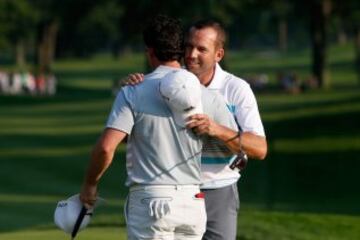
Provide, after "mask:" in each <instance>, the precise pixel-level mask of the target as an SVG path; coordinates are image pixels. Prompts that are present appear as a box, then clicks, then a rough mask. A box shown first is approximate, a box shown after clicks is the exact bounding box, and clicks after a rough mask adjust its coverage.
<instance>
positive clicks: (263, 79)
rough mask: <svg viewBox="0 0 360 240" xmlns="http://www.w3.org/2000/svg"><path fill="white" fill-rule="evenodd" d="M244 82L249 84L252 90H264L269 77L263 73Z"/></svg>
mask: <svg viewBox="0 0 360 240" xmlns="http://www.w3.org/2000/svg"><path fill="white" fill-rule="evenodd" d="M246 81H247V82H248V83H249V84H250V86H251V88H252V89H254V90H264V89H265V87H266V86H267V84H268V83H269V77H268V75H267V74H265V73H261V74H259V75H255V76H250V77H247V78H246Z"/></svg>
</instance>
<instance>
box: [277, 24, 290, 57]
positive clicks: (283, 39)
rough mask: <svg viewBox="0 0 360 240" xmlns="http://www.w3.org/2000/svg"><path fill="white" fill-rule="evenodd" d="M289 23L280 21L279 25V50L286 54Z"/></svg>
mask: <svg viewBox="0 0 360 240" xmlns="http://www.w3.org/2000/svg"><path fill="white" fill-rule="evenodd" d="M287 30H288V29H287V22H286V20H285V19H280V21H279V25H278V31H279V33H278V34H279V36H278V38H279V49H280V51H283V52H285V51H286V50H287V47H288V31H287Z"/></svg>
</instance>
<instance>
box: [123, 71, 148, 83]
mask: <svg viewBox="0 0 360 240" xmlns="http://www.w3.org/2000/svg"><path fill="white" fill-rule="evenodd" d="M143 81H144V74H142V73H133V74H129V75H128V76H127V78H125V80H124V81H123V86H126V85H131V86H134V85H137V84H139V83H142V82H143Z"/></svg>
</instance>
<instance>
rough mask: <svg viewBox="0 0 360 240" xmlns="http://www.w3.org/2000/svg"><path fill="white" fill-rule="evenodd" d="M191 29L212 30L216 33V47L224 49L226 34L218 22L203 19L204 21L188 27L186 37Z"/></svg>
mask: <svg viewBox="0 0 360 240" xmlns="http://www.w3.org/2000/svg"><path fill="white" fill-rule="evenodd" d="M192 28H195V29H197V30H200V29H204V28H212V29H214V30H215V31H216V33H217V37H216V46H217V47H221V48H223V47H225V43H226V32H225V29H224V27H223V25H222V24H221V23H220V22H219V21H216V20H214V19H204V20H200V21H197V22H195V23H194V24H192V25H191V26H190V27H189V30H188V32H187V37H188V36H189V34H190V31H191V29H192Z"/></svg>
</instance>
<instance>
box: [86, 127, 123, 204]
mask: <svg viewBox="0 0 360 240" xmlns="http://www.w3.org/2000/svg"><path fill="white" fill-rule="evenodd" d="M126 135H127V134H126V133H125V132H122V131H119V130H115V129H111V128H107V129H105V130H104V132H103V133H102V135H101V136H100V138H99V140H98V142H97V143H96V145H95V146H94V148H93V151H92V154H91V160H90V163H89V165H88V169H87V172H86V174H85V178H84V182H83V186H82V190H81V193H80V200H81V201H82V202H83V203H84V205H85V206H86V207H87V208H89V207H91V206H93V204H94V203H95V200H96V194H97V185H98V182H99V180H100V178H101V177H102V175H103V174H104V173H105V171H106V169H107V168H108V167H109V166H110V164H111V162H112V160H113V157H114V153H115V151H116V147H117V146H118V144H119V143H120V142H121V141H122V140H123V139H124V138H125V137H126Z"/></svg>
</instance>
